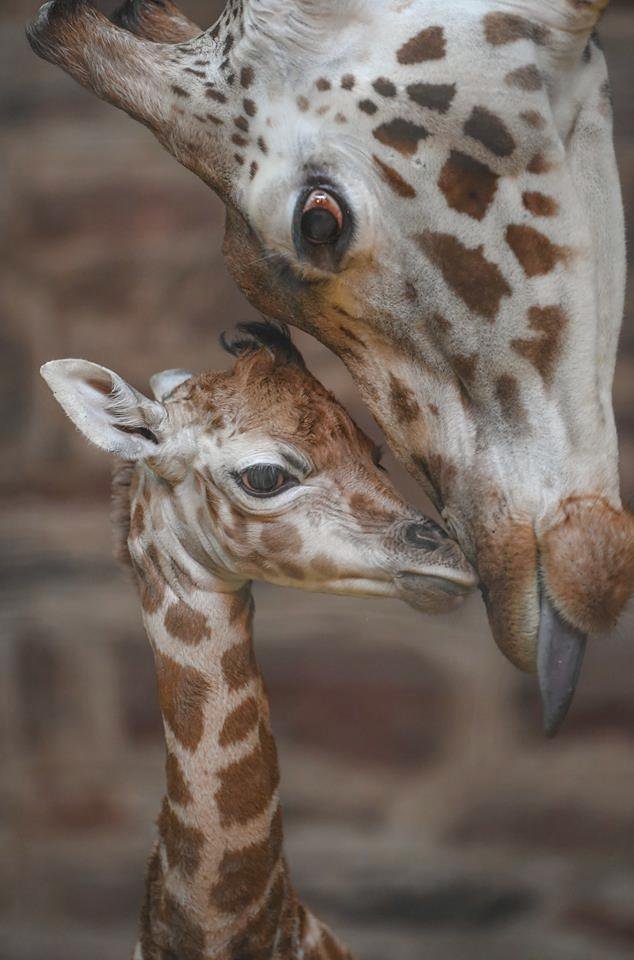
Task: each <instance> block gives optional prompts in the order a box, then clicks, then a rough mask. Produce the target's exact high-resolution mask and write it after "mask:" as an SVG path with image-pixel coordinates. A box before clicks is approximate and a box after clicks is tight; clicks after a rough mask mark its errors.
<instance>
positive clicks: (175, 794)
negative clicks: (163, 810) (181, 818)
mask: <svg viewBox="0 0 634 960" xmlns="http://www.w3.org/2000/svg"><path fill="white" fill-rule="evenodd" d="M165 778H166V780H167V795H168V797H169V798H170V800H171V801H172V802H173V803H179V804H180V805H181V806H182V807H186V806H188V804H190V803H191V802H192V800H193V797H192V795H191V793H190V790H189V787H188V786H187V783H186V781H185V776H184V774H183V770H182V767H181V765H180V763H179V760H178V757H177V756H176V754H174V753H169V752H168V754H167V759H166V761H165Z"/></svg>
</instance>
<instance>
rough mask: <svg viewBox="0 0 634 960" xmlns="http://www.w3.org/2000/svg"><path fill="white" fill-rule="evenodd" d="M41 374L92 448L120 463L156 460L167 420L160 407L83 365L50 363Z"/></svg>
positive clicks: (83, 362)
mask: <svg viewBox="0 0 634 960" xmlns="http://www.w3.org/2000/svg"><path fill="white" fill-rule="evenodd" d="M40 373H41V374H42V376H43V378H44V379H45V380H46V382H47V384H48V385H49V387H50V388H51V390H52V391H53V396H54V397H55V399H56V400H57V402H58V403H59V405H60V406H61V407H62V409H63V410H64V412H65V413H66V414H67V415H68V416H69V417H70V419H71V420H72V421H73V423H74V424H75V426H76V427H77V429H78V430H80V431H81V433H83V434H84V436H85V437H86V438H87V439H88V440H90V441H91V443H94V444H96V446H98V447H101V449H102V450H107V451H108V452H109V453H115V454H116V455H117V456H119V457H123V459H124V460H142V459H143V458H144V457H149V456H153V455H155V454H156V452H157V447H158V446H159V444H160V442H161V425H162V423H163V421H164V419H165V408H164V407H163V405H162V404H160V403H156V402H155V401H154V400H149V399H148V398H147V397H144V396H143V394H142V393H139V392H138V390H135V389H134V387H131V386H130V384H129V383H126V381H125V380H123V379H122V378H121V377H120V376H118V374H116V373H113V372H112V370H108V369H106V367H100V366H99V365H98V364H96V363H89V362H88V361H87V360H51V361H50V363H45V364H44V366H43V367H42V368H41V369H40Z"/></svg>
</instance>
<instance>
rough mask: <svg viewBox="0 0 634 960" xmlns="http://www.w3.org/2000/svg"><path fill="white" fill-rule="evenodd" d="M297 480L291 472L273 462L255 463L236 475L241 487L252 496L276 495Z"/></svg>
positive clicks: (294, 484)
mask: <svg viewBox="0 0 634 960" xmlns="http://www.w3.org/2000/svg"><path fill="white" fill-rule="evenodd" d="M297 482H298V481H297V480H296V478H295V477H294V476H292V474H290V473H288V471H286V470H284V469H283V468H282V467H278V466H277V464H274V463H257V464H255V465H254V466H252V467H249V468H248V469H247V470H244V471H243V472H242V473H241V474H240V476H239V477H238V483H239V484H240V486H241V487H242V489H243V490H245V491H246V493H248V494H250V495H251V496H252V497H276V496H277V495H278V494H280V493H283V491H284V490H288V489H289V487H294V486H296V485H297Z"/></svg>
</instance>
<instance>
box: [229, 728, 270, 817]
mask: <svg viewBox="0 0 634 960" xmlns="http://www.w3.org/2000/svg"><path fill="white" fill-rule="evenodd" d="M219 779H220V787H219V788H218V790H217V791H216V803H217V804H218V812H219V813H220V822H221V824H222V826H223V827H230V826H232V825H233V824H238V825H240V824H241V825H244V824H245V823H248V822H249V820H253V819H254V817H258V816H260V815H261V814H263V813H264V812H265V810H266V809H267V807H268V806H269V804H270V803H271V800H272V799H273V796H274V794H275V791H276V790H277V787H278V784H279V779H280V776H279V770H278V766H277V750H276V748H275V741H274V740H273V737H272V736H271V733H270V732H269V731H268V730H267V729H266V727H265V726H264V724H263V723H260V742H259V743H258V745H257V747H255V749H254V750H253V751H252V752H251V753H249V754H248V755H247V756H246V757H243V758H242V759H241V760H237V761H236V762H235V763H231V764H229V766H228V767H225V768H224V769H223V770H221V771H220V774H219Z"/></svg>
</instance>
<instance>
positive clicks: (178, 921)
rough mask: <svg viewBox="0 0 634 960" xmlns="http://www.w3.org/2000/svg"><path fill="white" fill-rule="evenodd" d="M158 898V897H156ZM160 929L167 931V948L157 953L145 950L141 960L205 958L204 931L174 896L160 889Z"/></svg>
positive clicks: (190, 959) (192, 959)
mask: <svg viewBox="0 0 634 960" xmlns="http://www.w3.org/2000/svg"><path fill="white" fill-rule="evenodd" d="M157 899H158V898H157ZM161 901H162V909H161V929H162V930H165V931H167V950H160V952H159V953H157V954H152V953H148V952H146V949H145V946H144V947H143V960H174V958H175V957H178V960H205V957H207V956H208V954H207V953H206V951H205V931H204V930H203V928H202V927H201V926H200V924H199V923H198V922H197V921H196V920H194V918H193V916H192V915H191V912H189V911H187V910H186V909H185V907H183V906H181V904H180V903H178V901H177V900H175V899H174V897H172V896H171V894H169V893H165V891H161Z"/></svg>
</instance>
